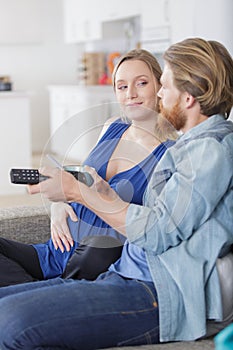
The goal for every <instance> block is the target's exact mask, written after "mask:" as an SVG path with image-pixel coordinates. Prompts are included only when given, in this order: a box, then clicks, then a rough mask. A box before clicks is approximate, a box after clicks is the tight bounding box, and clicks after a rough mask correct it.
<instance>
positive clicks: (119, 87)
mask: <svg viewBox="0 0 233 350" xmlns="http://www.w3.org/2000/svg"><path fill="white" fill-rule="evenodd" d="M117 89H118V90H125V89H127V85H121V86H118V87H117Z"/></svg>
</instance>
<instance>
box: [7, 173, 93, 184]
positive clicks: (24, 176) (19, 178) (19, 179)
mask: <svg viewBox="0 0 233 350" xmlns="http://www.w3.org/2000/svg"><path fill="white" fill-rule="evenodd" d="M68 172H69V173H71V174H72V175H73V176H74V177H75V178H76V179H77V180H78V181H80V182H83V183H84V184H86V185H87V186H91V185H92V184H93V182H94V180H93V178H92V176H91V175H90V174H89V173H87V172H80V171H68ZM10 179H11V182H12V183H13V184H18V185H35V184H38V183H39V182H41V181H44V180H47V179H49V177H48V176H44V175H41V174H40V173H39V171H38V169H11V171H10Z"/></svg>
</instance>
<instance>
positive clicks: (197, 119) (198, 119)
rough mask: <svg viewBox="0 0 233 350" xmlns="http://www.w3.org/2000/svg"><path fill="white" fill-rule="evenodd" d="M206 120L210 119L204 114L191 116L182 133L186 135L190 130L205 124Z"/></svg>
mask: <svg viewBox="0 0 233 350" xmlns="http://www.w3.org/2000/svg"><path fill="white" fill-rule="evenodd" d="M206 119H208V117H207V116H206V115H204V114H198V115H195V116H190V117H188V118H187V122H186V124H185V126H184V128H182V130H181V131H182V132H183V133H186V132H187V131H189V130H190V129H192V128H194V127H195V126H197V125H198V124H201V123H203V122H204V121H205V120H206Z"/></svg>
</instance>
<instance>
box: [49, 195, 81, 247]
mask: <svg viewBox="0 0 233 350" xmlns="http://www.w3.org/2000/svg"><path fill="white" fill-rule="evenodd" d="M68 217H70V218H71V220H73V221H77V220H78V218H77V216H76V214H75V212H74V211H73V208H72V207H71V206H70V205H69V204H67V203H63V202H57V203H52V205H51V224H50V226H51V239H52V241H53V244H54V247H55V249H58V248H59V249H60V250H61V252H62V253H63V252H64V247H65V249H66V250H67V251H68V252H69V251H70V248H71V247H73V245H74V242H73V238H72V236H71V234H70V230H69V227H68V225H67V218H68Z"/></svg>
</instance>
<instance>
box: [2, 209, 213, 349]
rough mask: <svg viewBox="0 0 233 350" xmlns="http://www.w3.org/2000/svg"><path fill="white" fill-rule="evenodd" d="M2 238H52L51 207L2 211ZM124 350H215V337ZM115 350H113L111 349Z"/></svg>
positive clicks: (28, 241)
mask: <svg viewBox="0 0 233 350" xmlns="http://www.w3.org/2000/svg"><path fill="white" fill-rule="evenodd" d="M0 236H1V237H5V238H8V239H13V240H18V241H21V242H25V243H41V242H45V241H46V240H47V239H48V238H49V237H50V217H49V207H46V206H31V207H29V206H28V207H26V206H18V207H12V208H4V209H0ZM121 349H122V350H192V349H193V350H198V349H200V350H213V349H214V340H213V337H210V338H207V339H202V340H198V341H193V342H177V343H161V344H158V345H141V346H134V347H121ZM83 350H84V349H83ZM108 350H110V348H109V349H108ZM111 350H113V348H111Z"/></svg>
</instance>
